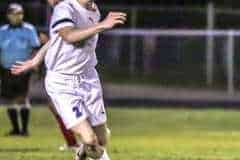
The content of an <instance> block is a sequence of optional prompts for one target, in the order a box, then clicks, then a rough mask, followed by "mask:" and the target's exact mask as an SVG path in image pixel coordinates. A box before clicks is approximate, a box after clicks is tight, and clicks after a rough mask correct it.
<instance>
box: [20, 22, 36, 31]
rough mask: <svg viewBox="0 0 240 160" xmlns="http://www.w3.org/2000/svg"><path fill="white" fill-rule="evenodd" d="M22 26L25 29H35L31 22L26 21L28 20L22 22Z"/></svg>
mask: <svg viewBox="0 0 240 160" xmlns="http://www.w3.org/2000/svg"><path fill="white" fill-rule="evenodd" d="M23 28H26V29H28V30H31V31H33V30H35V27H34V25H33V24H31V23H28V22H24V23H23Z"/></svg>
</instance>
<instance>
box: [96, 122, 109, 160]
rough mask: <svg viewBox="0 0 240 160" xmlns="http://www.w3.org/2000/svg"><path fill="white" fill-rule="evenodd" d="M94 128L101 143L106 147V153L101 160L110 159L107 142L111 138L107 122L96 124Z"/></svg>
mask: <svg viewBox="0 0 240 160" xmlns="http://www.w3.org/2000/svg"><path fill="white" fill-rule="evenodd" d="M93 129H94V131H95V133H96V135H97V137H98V141H99V144H100V145H101V146H102V147H104V154H103V155H102V157H101V158H100V160H110V158H109V156H108V154H107V144H108V140H109V138H110V130H109V129H108V127H107V125H106V124H102V125H98V126H95V127H93Z"/></svg>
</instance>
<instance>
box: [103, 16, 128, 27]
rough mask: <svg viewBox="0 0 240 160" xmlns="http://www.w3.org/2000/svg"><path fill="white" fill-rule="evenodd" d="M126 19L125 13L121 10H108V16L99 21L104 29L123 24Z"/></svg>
mask: <svg viewBox="0 0 240 160" xmlns="http://www.w3.org/2000/svg"><path fill="white" fill-rule="evenodd" d="M126 20H127V14H126V13H123V12H110V13H109V14H108V16H107V17H106V18H105V19H104V20H103V21H102V22H101V23H100V25H101V26H102V27H103V29H104V30H107V29H111V28H113V27H115V26H116V25H120V24H124V23H125V22H126Z"/></svg>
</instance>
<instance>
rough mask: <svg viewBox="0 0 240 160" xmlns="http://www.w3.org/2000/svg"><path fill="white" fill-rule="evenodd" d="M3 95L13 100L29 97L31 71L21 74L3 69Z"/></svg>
mask: <svg viewBox="0 0 240 160" xmlns="http://www.w3.org/2000/svg"><path fill="white" fill-rule="evenodd" d="M0 74H1V97H2V98H3V99H7V100H11V99H15V98H18V97H27V94H28V89H29V80H30V75H31V74H30V73H26V74H22V75H19V76H15V75H12V74H11V72H10V71H9V70H6V69H1V71H0Z"/></svg>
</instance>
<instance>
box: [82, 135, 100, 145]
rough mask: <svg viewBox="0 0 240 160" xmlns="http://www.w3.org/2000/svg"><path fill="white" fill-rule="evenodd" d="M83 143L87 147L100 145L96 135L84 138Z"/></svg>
mask: <svg viewBox="0 0 240 160" xmlns="http://www.w3.org/2000/svg"><path fill="white" fill-rule="evenodd" d="M83 141H84V143H85V144H87V145H97V144H98V139H97V136H96V135H95V134H89V135H87V136H85V137H84V138H83Z"/></svg>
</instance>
